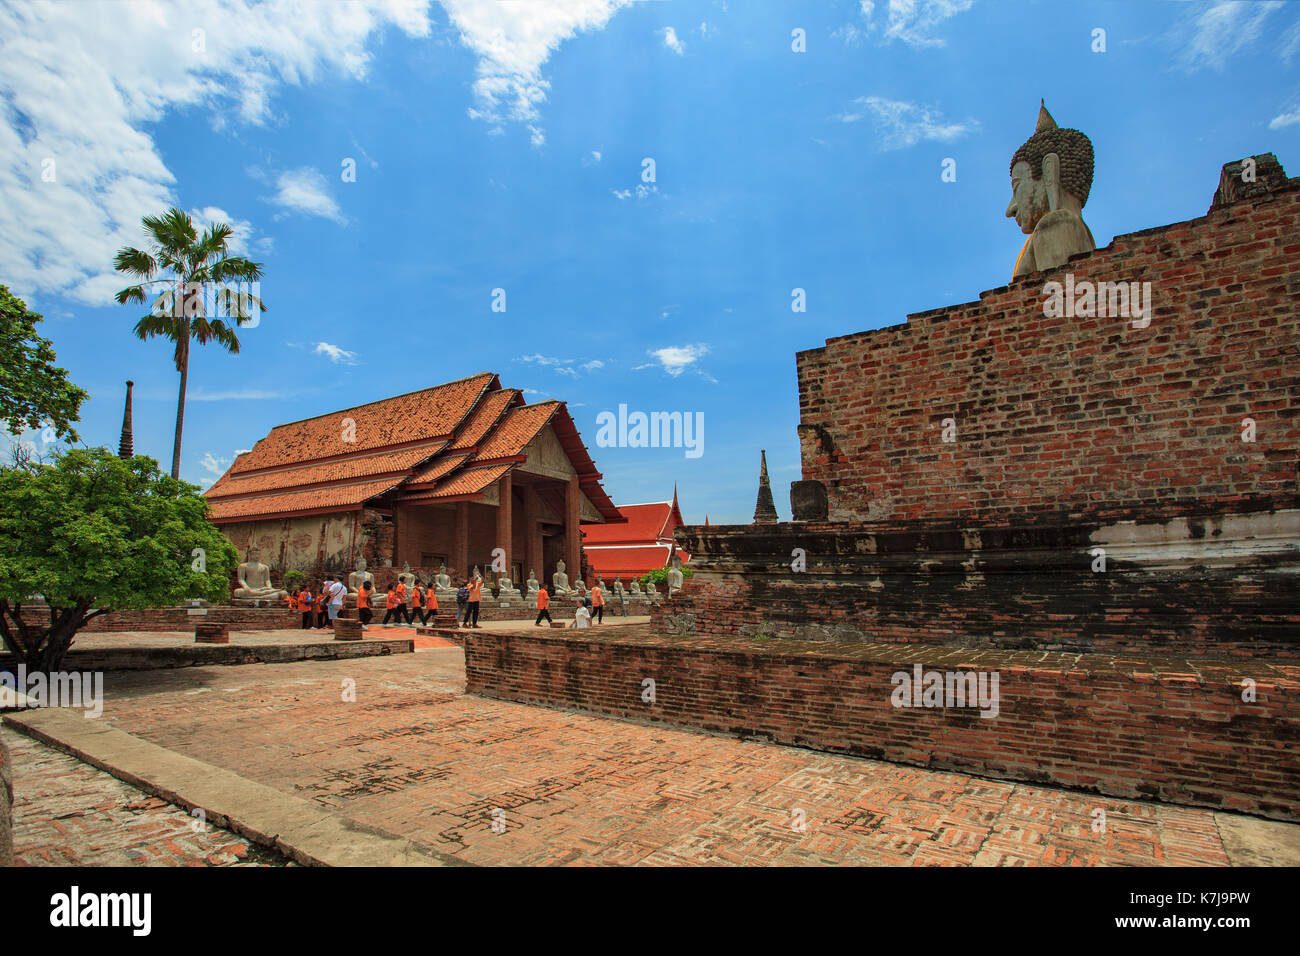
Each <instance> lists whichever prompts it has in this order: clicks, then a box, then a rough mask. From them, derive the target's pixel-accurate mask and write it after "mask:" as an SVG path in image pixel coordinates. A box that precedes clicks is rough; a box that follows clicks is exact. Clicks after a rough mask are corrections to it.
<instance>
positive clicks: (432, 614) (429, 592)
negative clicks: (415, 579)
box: [424, 584, 438, 622]
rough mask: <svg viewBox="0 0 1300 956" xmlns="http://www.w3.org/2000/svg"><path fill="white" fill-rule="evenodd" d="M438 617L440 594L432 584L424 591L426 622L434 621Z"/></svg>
mask: <svg viewBox="0 0 1300 956" xmlns="http://www.w3.org/2000/svg"><path fill="white" fill-rule="evenodd" d="M437 616H438V592H437V590H436V589H435V587H434V585H432V584H430V585H429V586H428V587H426V588H425V589H424V620H425V621H426V622H428V621H432V620H433V619H434V618H436V617H437Z"/></svg>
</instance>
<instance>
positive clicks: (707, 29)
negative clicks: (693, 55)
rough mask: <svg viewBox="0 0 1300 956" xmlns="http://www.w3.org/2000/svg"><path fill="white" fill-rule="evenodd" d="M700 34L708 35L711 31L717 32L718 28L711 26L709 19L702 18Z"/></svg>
mask: <svg viewBox="0 0 1300 956" xmlns="http://www.w3.org/2000/svg"><path fill="white" fill-rule="evenodd" d="M699 32H700V36H702V37H707V36H708V35H709V34H710V33H717V32H718V28H717V27H714V26H710V25H709V23H708V21H707V20H701V21H700V26H699Z"/></svg>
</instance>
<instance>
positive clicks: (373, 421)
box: [231, 372, 496, 473]
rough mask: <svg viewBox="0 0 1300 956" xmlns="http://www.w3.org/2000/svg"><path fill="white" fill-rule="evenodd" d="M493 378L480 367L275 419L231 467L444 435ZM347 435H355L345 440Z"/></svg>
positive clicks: (271, 464) (244, 469) (278, 462)
mask: <svg viewBox="0 0 1300 956" xmlns="http://www.w3.org/2000/svg"><path fill="white" fill-rule="evenodd" d="M495 378H496V376H495V375H493V374H492V373H491V372H480V373H479V374H478V375H471V376H470V377H469V378H462V379H460V380H459V381H455V382H448V383H447V384H446V385H435V386H434V387H433V388H425V389H421V390H420V391H417V392H408V393H407V394H405V395H398V396H396V397H394V398H385V399H380V400H379V401H377V402H370V403H369V404H367V405H359V406H357V407H356V408H345V409H343V410H341V411H337V412H331V413H330V414H328V415H317V416H316V417H315V418H306V419H303V420H302V421H299V422H290V423H289V424H287V425H276V426H275V428H273V429H271V433H270V434H269V435H267V436H266V437H265V438H263V439H262V440H261V441H259V442H258V443H257V444H256V445H254V446H253V450H252V451H250V452H249V453H248V454H246V455H240V456H239V458H238V460H236V462H235V464H234V465H232V466H231V471H234V472H236V473H242V472H247V471H254V470H257V469H259V468H274V467H277V466H281V465H293V464H301V463H305V462H309V461H314V460H316V459H318V458H332V457H334V456H336V455H351V454H356V453H360V452H366V451H373V450H375V449H379V448H385V447H391V446H393V445H404V444H408V443H410V442H415V441H427V440H428V439H431V438H445V437H447V436H449V435H451V434H452V432H454V431H455V430H456V427H457V426H458V425H459V424H460V423H461V422H462V421H464V419H465V417H466V416H467V415H469V414H470V412H471V411H473V410H474V408H475V406H476V404H479V403H480V399H482V397H483V395H484V393H485V392H486V391H487V389H488V388H489V386H490V385H491V384H492V382H493V381H494V380H495ZM345 419H351V420H352V423H353V425H352V426H351V427H349V426H348V425H347V423H346V422H345ZM345 429H347V431H346V432H345ZM353 432H355V435H353V434H352V433H353ZM351 437H355V439H356V440H355V441H345V440H344V439H345V438H351Z"/></svg>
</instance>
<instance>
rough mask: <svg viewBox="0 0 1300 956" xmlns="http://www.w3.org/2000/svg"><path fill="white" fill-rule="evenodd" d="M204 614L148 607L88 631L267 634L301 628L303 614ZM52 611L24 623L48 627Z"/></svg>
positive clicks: (107, 618) (29, 615) (216, 610)
mask: <svg viewBox="0 0 1300 956" xmlns="http://www.w3.org/2000/svg"><path fill="white" fill-rule="evenodd" d="M207 611H208V613H207V614H204V615H193V616H191V615H189V614H187V613H186V611H185V608H183V607H158V608H146V609H143V610H139V611H118V612H115V613H112V614H103V615H100V616H99V617H96V618H94V619H93V620H91V622H90V623H89V624H88V625H86V627H85V628H84V630H86V631H192V630H194V625H195V623H197V622H206V623H209V624H229V625H230V627H231V629H233V630H237V631H265V630H274V629H276V628H282V627H300V626H301V625H302V615H301V614H299V613H298V612H297V611H289V610H285V609H282V608H278V607H273V608H245V607H210V608H208V609H207ZM48 622H49V612H48V611H46V610H44V609H37V608H33V607H25V608H23V623H25V624H29V625H33V626H36V625H40V624H42V623H45V624H48Z"/></svg>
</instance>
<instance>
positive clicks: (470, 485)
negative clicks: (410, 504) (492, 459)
mask: <svg viewBox="0 0 1300 956" xmlns="http://www.w3.org/2000/svg"><path fill="white" fill-rule="evenodd" d="M513 467H514V466H513V465H511V464H505V465H487V466H485V467H483V468H466V469H464V470H462V471H458V472H456V473H455V474H454V475H452V476H451V477H449V478H444V479H442V480H441V481H439V482H438V483H437V484H436V485H434V486H433V488H431V489H430V490H429V491H422V492H419V497H420V498H422V499H423V498H450V497H453V496H457V495H474V494H478V493H479V492H480V491H482V490H483V489H484V488H486V487H487V486H488V485H491V484H493V483H494V482H496V481H498V480H499V479H500V478H501V476H502V475H504V474H505V473H506V472H507V471H509V470H510V469H511V468H513Z"/></svg>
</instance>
